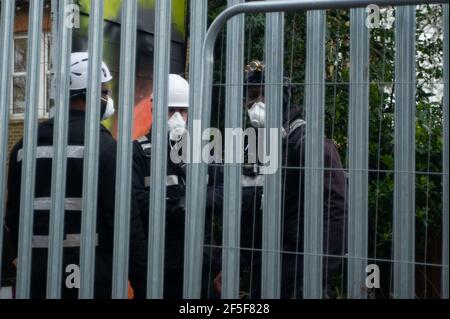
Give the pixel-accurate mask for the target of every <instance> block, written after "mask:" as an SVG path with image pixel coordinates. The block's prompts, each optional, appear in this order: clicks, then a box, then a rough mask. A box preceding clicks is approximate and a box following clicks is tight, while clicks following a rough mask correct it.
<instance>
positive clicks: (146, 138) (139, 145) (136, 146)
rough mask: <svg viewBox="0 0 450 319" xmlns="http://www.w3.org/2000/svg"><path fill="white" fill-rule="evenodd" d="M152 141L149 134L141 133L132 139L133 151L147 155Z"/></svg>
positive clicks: (149, 153)
mask: <svg viewBox="0 0 450 319" xmlns="http://www.w3.org/2000/svg"><path fill="white" fill-rule="evenodd" d="M151 150H152V142H151V136H150V134H147V135H143V136H141V137H139V138H137V139H135V140H134V141H133V152H134V153H137V154H141V155H144V156H147V157H149V156H150V155H151Z"/></svg>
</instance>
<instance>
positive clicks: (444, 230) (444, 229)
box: [442, 4, 450, 299]
mask: <svg viewBox="0 0 450 319" xmlns="http://www.w3.org/2000/svg"><path fill="white" fill-rule="evenodd" d="M448 8H449V5H448V4H444V5H443V9H444V65H443V70H444V105H443V125H442V127H443V130H444V132H443V133H444V134H443V148H442V151H443V163H442V170H443V176H442V186H443V187H442V201H443V204H442V264H443V267H442V298H443V299H448V279H449V278H448V223H449V219H448V210H449V200H448V193H449V187H448V186H449V185H448V171H449V169H448V166H449V161H448V151H449V138H450V137H449V134H448V130H449V116H450V114H449V109H448V92H449V89H450V88H449V85H448V73H449V71H448V69H449V67H450V66H449V64H448V62H449V61H448V54H449V52H448V51H449V50H448V46H449V41H450V40H449V35H448V24H449V19H448Z"/></svg>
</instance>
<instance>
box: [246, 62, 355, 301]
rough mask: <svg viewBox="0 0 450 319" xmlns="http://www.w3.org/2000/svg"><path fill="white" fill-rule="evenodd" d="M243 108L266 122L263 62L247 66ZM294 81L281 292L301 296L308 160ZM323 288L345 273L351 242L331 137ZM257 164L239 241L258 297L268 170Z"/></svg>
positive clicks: (286, 87) (249, 175) (249, 176)
mask: <svg viewBox="0 0 450 319" xmlns="http://www.w3.org/2000/svg"><path fill="white" fill-rule="evenodd" d="M246 83H247V84H246V90H245V108H246V109H247V112H248V115H249V119H250V122H251V124H252V126H254V127H264V126H265V107H266V106H265V103H264V65H263V64H262V63H261V62H259V61H252V62H250V63H249V65H248V66H247V79H246ZM290 99H291V86H290V81H289V79H288V78H285V79H284V84H283V128H282V134H283V139H282V161H281V164H282V194H283V200H282V208H281V209H282V211H281V214H282V225H283V229H282V252H283V253H282V271H281V298H302V285H303V255H302V252H303V229H304V189H305V187H307V185H304V179H305V178H304V173H305V171H304V166H305V127H306V125H308V123H305V121H303V119H302V118H301V112H300V110H299V108H298V107H296V106H293V105H292V106H291V105H290ZM323 143H324V168H325V170H324V190H323V194H324V199H323V203H324V207H323V212H324V215H323V217H324V224H323V238H324V246H323V253H324V254H325V255H333V256H337V257H330V256H329V257H324V258H323V265H324V272H323V274H324V278H325V279H324V281H323V282H324V291H325V293H326V294H329V293H330V288H331V285H332V281H333V278H334V277H336V276H339V275H340V274H341V273H342V267H343V258H344V255H345V247H346V246H347V244H346V241H347V234H346V223H347V203H346V187H347V181H346V174H345V172H344V169H343V168H342V164H341V161H340V156H339V153H338V151H337V149H336V146H335V145H334V143H333V141H332V140H329V139H324V142H323ZM258 172H259V170H258V165H255V167H254V169H249V168H248V167H247V168H245V167H244V169H243V176H242V181H243V184H242V186H243V192H242V196H243V207H242V225H243V226H242V229H247V230H248V231H247V232H243V233H242V236H241V247H243V248H249V249H250V250H248V249H246V250H243V252H242V254H241V256H242V257H241V258H242V263H241V265H242V267H241V268H242V269H243V271H247V272H249V276H251V280H250V282H251V284H249V286H248V288H247V289H248V290H249V293H250V297H251V298H259V297H260V296H261V295H260V293H261V292H260V290H261V253H260V251H259V250H260V249H261V237H262V200H263V181H264V175H261V174H259V173H258Z"/></svg>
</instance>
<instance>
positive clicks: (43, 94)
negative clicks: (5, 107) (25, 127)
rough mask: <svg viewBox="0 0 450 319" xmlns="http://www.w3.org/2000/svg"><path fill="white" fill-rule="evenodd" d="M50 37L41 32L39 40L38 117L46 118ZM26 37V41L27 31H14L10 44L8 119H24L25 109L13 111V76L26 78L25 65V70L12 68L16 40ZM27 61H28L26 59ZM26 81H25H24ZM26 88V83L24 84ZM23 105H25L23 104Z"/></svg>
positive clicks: (46, 33)
mask: <svg viewBox="0 0 450 319" xmlns="http://www.w3.org/2000/svg"><path fill="white" fill-rule="evenodd" d="M50 37H51V34H50V33H49V32H42V33H41V41H40V55H41V57H40V62H39V65H40V68H39V79H40V80H39V93H38V96H39V98H38V119H48V118H49V116H50V113H49V110H48V109H49V105H47V104H48V95H49V94H47V90H48V87H49V86H50V85H51V83H47V77H48V76H49V75H51V70H50V61H49V60H50V48H49V43H50ZM19 39H26V40H27V42H28V34H27V33H23V32H20V33H15V34H14V37H13V45H12V48H11V50H12V57H13V58H12V59H11V60H12V61H11V63H12V73H11V79H10V92H11V98H10V106H9V118H10V120H22V121H23V120H24V119H25V111H24V113H15V112H14V78H16V77H25V78H26V81H27V80H28V78H27V70H26V68H27V66H26V65H25V71H20V72H16V71H15V69H14V64H15V48H16V40H19ZM27 56H28V43H27ZM27 62H28V61H27ZM25 83H26V82H25ZM25 90H26V84H25ZM24 107H25V106H24Z"/></svg>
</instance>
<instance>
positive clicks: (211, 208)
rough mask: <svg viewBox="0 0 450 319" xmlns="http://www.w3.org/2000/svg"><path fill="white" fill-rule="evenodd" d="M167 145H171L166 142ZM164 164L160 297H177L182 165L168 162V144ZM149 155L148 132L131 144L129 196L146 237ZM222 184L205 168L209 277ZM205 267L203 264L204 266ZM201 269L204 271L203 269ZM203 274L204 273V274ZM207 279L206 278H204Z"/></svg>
mask: <svg viewBox="0 0 450 319" xmlns="http://www.w3.org/2000/svg"><path fill="white" fill-rule="evenodd" d="M169 143H171V142H170V141H169ZM167 147H168V149H167V152H168V161H167V175H166V181H165V182H166V183H165V184H166V223H165V227H166V229H165V236H166V242H165V258H164V259H165V261H164V273H165V276H164V277H165V278H164V297H165V298H181V297H182V288H183V282H182V281H183V263H184V258H183V256H184V229H185V205H186V198H185V196H186V164H184V163H174V162H172V161H171V160H170V155H169V154H170V144H168V146H167ZM151 156H152V145H151V133H149V134H148V135H146V136H143V137H141V138H139V139H137V140H136V141H134V143H133V197H134V198H136V200H137V202H138V203H139V207H140V210H141V217H142V221H143V224H144V228H145V233H146V235H147V234H148V224H149V198H150V187H151V185H150V160H151ZM222 183H223V181H222V174H221V170H220V169H219V168H218V167H214V166H210V167H209V169H208V186H207V196H206V218H205V220H206V222H205V244H206V246H205V248H204V252H205V253H204V264H205V263H206V262H207V261H208V259H209V260H210V261H211V263H212V269H211V274H208V275H211V276H213V275H214V273H217V272H218V271H219V270H218V268H217V267H218V266H217V265H218V263H219V261H218V259H219V257H218V254H217V253H214V256H213V253H212V250H211V249H210V247H208V246H210V244H211V243H212V238H211V237H212V236H211V233H212V229H211V223H212V220H213V218H214V216H216V217H215V218H221V217H219V216H221V211H220V210H221V206H222V197H223V195H222V192H223V186H222V185H223V184H222ZM205 266H206V265H205ZM204 270H207V269H205V267H204ZM204 275H205V271H204ZM204 280H206V278H205V279H204ZM208 280H210V278H209V279H208Z"/></svg>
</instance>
